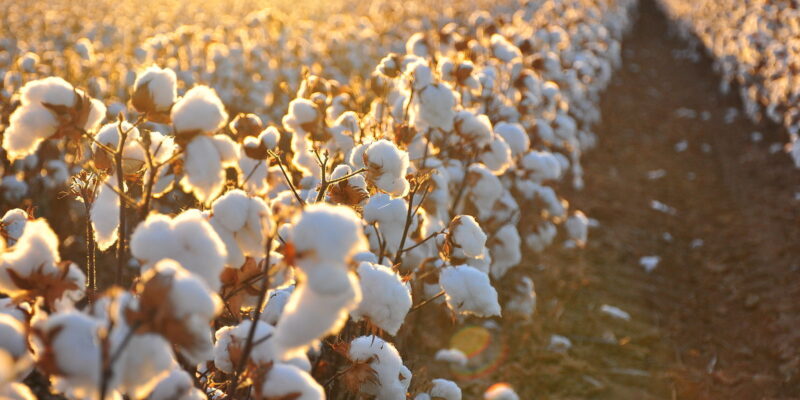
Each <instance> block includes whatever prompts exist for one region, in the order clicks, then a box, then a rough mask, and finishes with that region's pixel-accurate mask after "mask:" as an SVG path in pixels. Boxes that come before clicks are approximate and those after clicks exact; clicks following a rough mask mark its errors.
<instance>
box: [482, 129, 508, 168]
mask: <svg viewBox="0 0 800 400" xmlns="http://www.w3.org/2000/svg"><path fill="white" fill-rule="evenodd" d="M478 159H479V160H480V162H482V163H483V164H484V165H486V167H487V168H489V170H491V171H492V172H493V173H494V174H495V175H502V174H504V173H505V172H506V171H507V170H508V169H509V168H510V167H511V166H512V165H513V162H512V159H511V149H510V148H509V147H508V143H506V141H505V140H504V139H503V137H502V136H500V135H494V136H493V137H492V141H491V142H489V144H488V145H486V147H484V149H483V151H482V152H481V153H480V155H479V156H478Z"/></svg>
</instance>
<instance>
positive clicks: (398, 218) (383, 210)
mask: <svg viewBox="0 0 800 400" xmlns="http://www.w3.org/2000/svg"><path fill="white" fill-rule="evenodd" d="M407 214H408V205H407V204H406V201H405V199H403V198H394V199H393V198H391V197H389V195H387V194H383V193H381V194H376V195H374V196H372V197H370V198H369V200H368V201H367V204H366V205H364V221H366V222H367V223H370V224H371V223H376V222H377V224H378V230H379V231H380V233H381V236H382V237H383V240H385V241H386V250H388V251H389V252H391V253H394V252H396V251H397V250H398V247H400V241H401V240H402V237H403V230H404V229H403V228H404V227H405V220H406V216H407ZM414 230H415V229H414V228H409V232H413V231H414Z"/></svg>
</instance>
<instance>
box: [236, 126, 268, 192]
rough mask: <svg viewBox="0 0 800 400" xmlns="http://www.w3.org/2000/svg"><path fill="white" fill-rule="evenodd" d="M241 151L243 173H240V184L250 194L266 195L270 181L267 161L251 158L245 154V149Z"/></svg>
mask: <svg viewBox="0 0 800 400" xmlns="http://www.w3.org/2000/svg"><path fill="white" fill-rule="evenodd" d="M248 139H250V138H248ZM240 153H241V157H240V158H239V171H241V172H242V173H241V174H239V185H241V186H242V188H243V189H244V191H245V192H247V193H249V194H252V195H256V196H264V195H266V194H267V192H268V191H269V183H268V182H267V175H268V167H269V166H268V164H267V162H265V161H264V160H257V159H253V158H250V157H248V156H246V155H244V151H242V152H240Z"/></svg>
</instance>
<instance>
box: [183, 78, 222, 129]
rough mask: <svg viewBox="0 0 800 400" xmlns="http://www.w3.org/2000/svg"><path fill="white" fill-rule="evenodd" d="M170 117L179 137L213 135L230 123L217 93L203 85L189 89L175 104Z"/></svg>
mask: <svg viewBox="0 0 800 400" xmlns="http://www.w3.org/2000/svg"><path fill="white" fill-rule="evenodd" d="M170 116H171V119H172V125H173V126H174V127H175V133H176V134H177V135H189V134H198V133H199V134H212V133H214V132H216V131H217V130H218V129H220V128H222V127H223V126H225V124H226V123H227V122H228V113H227V112H226V111H225V106H224V105H223V104H222V101H221V100H220V99H219V96H217V92H216V91H215V90H214V89H212V88H210V87H208V86H202V85H201V86H195V87H193V88H191V89H189V91H187V92H186V94H185V95H184V96H183V97H182V98H181V99H180V100H178V101H177V102H175V105H174V106H173V107H172V111H171V112H170Z"/></svg>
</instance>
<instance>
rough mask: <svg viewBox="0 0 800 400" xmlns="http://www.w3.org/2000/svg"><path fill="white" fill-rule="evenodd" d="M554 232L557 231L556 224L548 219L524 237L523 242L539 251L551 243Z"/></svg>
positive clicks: (554, 235)
mask: <svg viewBox="0 0 800 400" xmlns="http://www.w3.org/2000/svg"><path fill="white" fill-rule="evenodd" d="M556 233H558V231H557V230H556V226H555V225H553V223H551V222H549V221H545V222H543V223H542V224H540V225H539V226H538V227H537V228H536V231H535V232H533V233H531V234H529V235H528V236H526V237H525V244H527V245H528V248H529V249H531V250H533V251H535V252H537V253H541V252H542V251H544V249H545V248H547V247H548V246H550V245H551V244H553V240H554V239H555V237H556Z"/></svg>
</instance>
